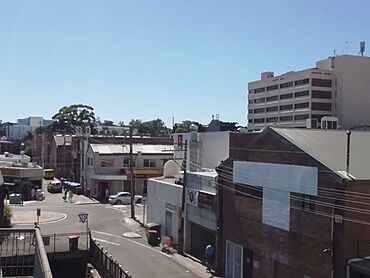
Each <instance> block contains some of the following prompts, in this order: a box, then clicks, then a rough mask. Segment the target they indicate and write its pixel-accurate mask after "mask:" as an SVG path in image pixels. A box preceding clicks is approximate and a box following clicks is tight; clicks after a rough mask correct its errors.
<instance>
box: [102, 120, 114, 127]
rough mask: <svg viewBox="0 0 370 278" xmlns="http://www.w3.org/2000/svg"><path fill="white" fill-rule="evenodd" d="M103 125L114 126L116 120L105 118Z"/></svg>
mask: <svg viewBox="0 0 370 278" xmlns="http://www.w3.org/2000/svg"><path fill="white" fill-rule="evenodd" d="M102 125H103V126H114V122H113V121H110V120H104V122H103V124H102Z"/></svg>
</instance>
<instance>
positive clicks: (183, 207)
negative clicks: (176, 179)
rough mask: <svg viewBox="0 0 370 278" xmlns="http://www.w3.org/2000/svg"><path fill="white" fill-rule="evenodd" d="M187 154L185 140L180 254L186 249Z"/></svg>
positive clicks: (186, 142)
mask: <svg viewBox="0 0 370 278" xmlns="http://www.w3.org/2000/svg"><path fill="white" fill-rule="evenodd" d="M187 154H188V141H187V140H185V149H184V160H183V163H182V168H183V169H184V178H183V182H182V199H181V226H180V232H179V250H178V252H179V254H181V255H183V254H184V251H185V250H184V249H185V248H184V247H185V195H186V183H187V177H186V176H187V175H186V168H187Z"/></svg>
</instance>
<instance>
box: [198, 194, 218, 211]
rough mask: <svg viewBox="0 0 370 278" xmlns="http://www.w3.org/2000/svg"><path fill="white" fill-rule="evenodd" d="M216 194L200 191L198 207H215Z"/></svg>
mask: <svg viewBox="0 0 370 278" xmlns="http://www.w3.org/2000/svg"><path fill="white" fill-rule="evenodd" d="M214 203H215V195H213V194H209V193H207V192H203V191H199V192H198V207H200V208H205V209H214Z"/></svg>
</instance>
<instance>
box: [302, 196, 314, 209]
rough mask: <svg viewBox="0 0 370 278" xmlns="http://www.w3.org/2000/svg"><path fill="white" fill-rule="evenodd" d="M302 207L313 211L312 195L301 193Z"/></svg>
mask: <svg viewBox="0 0 370 278" xmlns="http://www.w3.org/2000/svg"><path fill="white" fill-rule="evenodd" d="M302 208H303V209H304V210H305V211H313V210H314V209H315V204H314V197H313V196H310V195H306V194H302Z"/></svg>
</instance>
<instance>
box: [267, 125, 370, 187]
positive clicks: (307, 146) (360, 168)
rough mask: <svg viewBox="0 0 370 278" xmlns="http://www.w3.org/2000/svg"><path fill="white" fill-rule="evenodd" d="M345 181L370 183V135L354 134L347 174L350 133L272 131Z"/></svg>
mask: <svg viewBox="0 0 370 278" xmlns="http://www.w3.org/2000/svg"><path fill="white" fill-rule="evenodd" d="M270 129H272V130H273V131H275V132H276V133H278V134H279V135H281V136H282V137H284V138H285V139H286V140H288V141H289V142H291V143H292V144H294V145H296V146H297V147H298V148H300V149H301V150H303V151H304V152H305V153H307V154H308V155H310V156H311V157H313V158H314V159H316V160H317V161H319V162H320V163H322V164H323V165H325V166H326V167H327V168H329V169H330V170H332V171H333V172H335V173H336V174H338V175H339V176H341V177H343V178H351V179H355V180H370V171H369V165H370V132H369V131H351V135H350V159H349V171H348V172H349V174H348V175H347V174H346V161H347V131H346V130H322V129H298V128H270Z"/></svg>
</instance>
